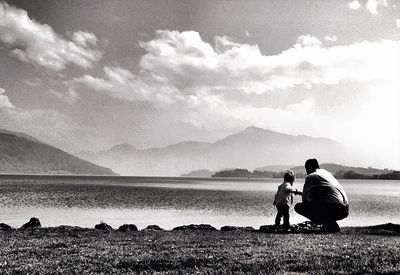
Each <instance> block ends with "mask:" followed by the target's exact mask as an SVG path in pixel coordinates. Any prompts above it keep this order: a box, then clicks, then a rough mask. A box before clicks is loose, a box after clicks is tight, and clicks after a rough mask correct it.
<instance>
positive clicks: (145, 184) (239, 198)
mask: <svg viewBox="0 0 400 275" xmlns="http://www.w3.org/2000/svg"><path fill="white" fill-rule="evenodd" d="M340 182H341V183H342V185H343V187H344V188H345V190H346V191H347V194H348V196H349V200H350V216H349V217H348V218H347V219H345V220H344V221H341V222H340V224H341V225H345V226H357V225H372V224H379V223H386V222H392V223H400V213H399V210H400V181H384V180H379V181H366V180H341V181H340ZM279 183H280V179H263V180H230V179H229V180H225V179H220V180H215V179H185V178H132V177H130V178H100V177H92V178H88V177H59V176H58V177H25V178H21V177H7V176H2V177H1V178H0V222H4V223H7V224H10V225H12V226H15V227H19V226H21V225H22V224H23V223H25V222H26V221H27V220H29V218H30V217H33V216H35V217H38V218H39V219H40V220H41V222H42V225H43V226H57V225H61V224H64V225H78V226H82V227H93V226H94V225H95V224H96V223H98V222H99V221H100V220H102V221H104V222H106V223H108V224H110V225H111V226H113V227H118V226H119V225H121V224H123V223H134V224H136V225H137V226H138V227H139V228H144V227H146V226H147V225H149V224H158V225H160V226H161V227H164V228H166V229H171V228H173V227H175V226H177V225H182V224H189V223H209V224H212V225H214V226H215V227H221V226H223V225H249V226H254V227H259V226H260V225H262V224H272V223H273V221H274V215H275V208H274V207H273V205H272V201H273V196H274V194H275V191H276V188H277V186H278V184H279ZM303 183H304V180H303V179H298V180H297V182H296V183H295V187H297V188H299V189H302V186H303ZM300 199H301V198H300V197H299V196H296V199H295V202H299V201H300ZM304 220H305V219H304V218H303V217H301V216H299V215H297V214H296V213H295V212H294V211H293V210H292V211H291V222H292V223H296V222H301V221H304Z"/></svg>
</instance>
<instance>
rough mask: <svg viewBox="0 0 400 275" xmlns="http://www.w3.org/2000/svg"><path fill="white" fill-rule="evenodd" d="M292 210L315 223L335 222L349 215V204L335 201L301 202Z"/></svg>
mask: <svg viewBox="0 0 400 275" xmlns="http://www.w3.org/2000/svg"><path fill="white" fill-rule="evenodd" d="M294 210H295V211H296V212H297V213H299V214H300V215H302V216H304V217H306V218H307V219H309V220H310V221H312V222H313V223H316V224H330V223H336V221H338V220H342V219H344V218H346V217H347V216H348V215H349V206H348V205H341V204H337V203H323V202H315V203H313V202H302V203H297V204H296V205H295V206H294Z"/></svg>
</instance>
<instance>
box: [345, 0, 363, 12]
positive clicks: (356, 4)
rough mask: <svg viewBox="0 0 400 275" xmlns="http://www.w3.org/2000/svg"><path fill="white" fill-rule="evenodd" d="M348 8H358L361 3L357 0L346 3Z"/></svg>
mask: <svg viewBox="0 0 400 275" xmlns="http://www.w3.org/2000/svg"><path fill="white" fill-rule="evenodd" d="M348 5H349V9H351V10H358V9H359V8H360V7H361V4H360V2H359V1H358V0H354V1H352V2H349V3H348Z"/></svg>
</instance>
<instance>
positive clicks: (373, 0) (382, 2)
mask: <svg viewBox="0 0 400 275" xmlns="http://www.w3.org/2000/svg"><path fill="white" fill-rule="evenodd" d="M388 6H389V3H388V1H387V0H368V2H367V4H366V6H365V7H366V8H367V10H368V11H369V12H370V13H371V14H373V15H377V14H378V8H381V7H388Z"/></svg>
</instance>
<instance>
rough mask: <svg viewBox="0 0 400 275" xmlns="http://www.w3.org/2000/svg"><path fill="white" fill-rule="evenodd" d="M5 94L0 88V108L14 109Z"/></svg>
mask: <svg viewBox="0 0 400 275" xmlns="http://www.w3.org/2000/svg"><path fill="white" fill-rule="evenodd" d="M5 93H6V91H5V90H4V89H3V88H0V108H14V107H15V106H14V105H13V104H12V103H11V102H10V99H9V98H8V96H6V95H5Z"/></svg>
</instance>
